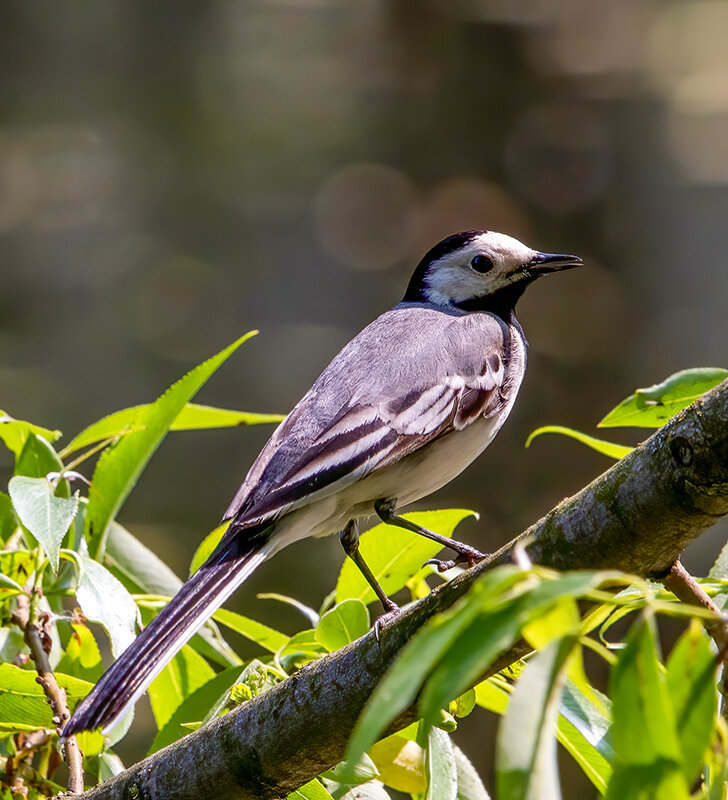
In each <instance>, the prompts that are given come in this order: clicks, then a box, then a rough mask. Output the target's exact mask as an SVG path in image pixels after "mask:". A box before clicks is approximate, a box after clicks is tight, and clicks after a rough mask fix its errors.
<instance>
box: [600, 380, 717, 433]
mask: <svg viewBox="0 0 728 800" xmlns="http://www.w3.org/2000/svg"><path fill="white" fill-rule="evenodd" d="M726 378H728V370H726V369H719V368H715V367H700V368H698V369H685V370H682V371H681V372H676V373H675V374H674V375H670V377H669V378H666V379H665V380H664V381H662V383H656V384H654V385H653V386H648V387H647V388H646V389H637V391H635V393H634V394H631V395H630V396H629V397H628V398H627V399H626V400H623V401H622V402H621V403H620V404H619V405H618V406H617V407H616V408H614V409H612V410H611V411H610V412H609V413H608V414H607V416H606V417H604V419H603V420H602V421H601V422H600V423H599V426H598V427H600V428H620V427H621V428H624V427H634V428H660V427H662V426H663V425H664V424H665V423H666V422H667V421H668V420H669V419H670V418H671V417H674V416H675V414H677V413H679V412H680V411H682V410H683V409H684V408H686V407H687V406H689V405H690V404H691V403H693V402H695V400H697V399H698V397H700V396H701V395H702V394H705V392H707V391H710V389H712V388H713V387H714V386H717V385H718V384H719V383H721V381H724V380H725V379H726Z"/></svg>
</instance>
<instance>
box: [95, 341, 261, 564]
mask: <svg viewBox="0 0 728 800" xmlns="http://www.w3.org/2000/svg"><path fill="white" fill-rule="evenodd" d="M253 335H255V332H254V331H253V332H251V333H248V334H246V335H245V336H242V337H241V338H240V339H238V340H237V341H236V342H233V344H231V345H230V346H229V347H226V348H225V349H224V350H222V351H221V352H220V353H218V354H217V355H215V356H213V357H212V358H210V359H208V360H207V361H205V362H203V363H202V364H200V365H199V366H198V367H195V368H194V369H193V370H192V371H191V372H188V373H187V375H185V376H184V377H183V378H181V379H180V380H179V381H177V383H175V384H173V385H172V386H171V387H170V388H169V389H167V391H166V392H165V393H164V394H163V395H162V396H161V397H160V398H159V399H157V400H155V401H154V403H152V404H151V405H150V406H148V407H147V408H146V410H145V411H143V412H141V413H140V415H139V417H138V418H137V419H136V421H135V424H139V425H140V426H143V427H141V428H140V429H139V430H136V431H134V432H133V433H130V434H129V435H128V436H123V437H122V438H121V439H119V440H118V441H117V442H116V443H115V444H113V445H112V446H111V447H109V448H108V449H107V450H105V451H104V452H103V454H102V455H101V458H99V460H98V463H97V464H96V469H95V471H94V477H93V481H92V483H91V489H90V491H89V502H88V510H87V512H86V538H87V541H88V544H89V550H90V553H91V555H92V556H96V557H98V555H99V554H100V553H102V552H103V549H104V545H105V540H106V534H107V530H108V528H109V525H110V524H111V522H112V521H113V519H114V518H115V517H116V514H117V513H118V511H119V509H120V508H121V506H122V504H123V502H124V500H126V498H127V496H128V494H129V492H130V491H131V489H132V487H133V486H134V484H135V483H136V482H137V480H138V478H139V476H140V475H141V473H142V470H143V469H144V467H145V466H146V464H147V462H148V461H149V459H150V458H151V457H152V455H153V454H154V452H155V450H156V449H157V448H158V447H159V445H160V444H161V442H162V440H163V439H164V437H165V435H166V434H167V431H168V430H169V427H170V425H171V424H172V423H173V422H174V420H175V419H176V418H177V416H178V415H179V413H180V412H181V411H182V409H183V408H184V406H185V404H186V403H187V402H188V401H189V400H190V398H191V397H192V396H193V395H194V394H195V393H196V392H197V391H199V389H200V388H202V386H203V384H204V383H205V382H206V381H207V380H208V378H210V377H211V375H212V374H213V373H214V372H215V370H216V369H217V368H218V367H219V366H220V365H221V364H222V363H223V362H224V361H225V360H226V359H227V358H228V357H229V356H231V355H232V354H233V353H234V352H235V351H236V350H237V349H238V347H240V345H241V344H242V343H243V342H245V341H246V340H247V339H249V338H250V337H251V336H253Z"/></svg>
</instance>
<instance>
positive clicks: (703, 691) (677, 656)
mask: <svg viewBox="0 0 728 800" xmlns="http://www.w3.org/2000/svg"><path fill="white" fill-rule="evenodd" d="M716 669H717V665H716V661H715V656H714V655H713V653H712V652H711V649H710V644H708V637H707V634H706V633H705V631H704V630H703V629H702V627H701V626H700V624H699V623H698V622H697V620H694V621H693V622H692V623H691V625H690V626H689V627H688V629H687V630H686V631H685V633H684V634H683V635H682V636H681V637H680V639H679V640H678V642H677V644H676V645H675V646H674V647H673V649H672V652H671V653H670V658H669V660H668V662H667V690H668V693H669V695H670V699H671V701H672V705H673V708H674V709H675V722H676V724H677V734H678V737H679V738H680V753H681V754H682V761H683V775H684V776H685V779H686V781H687V782H688V785H692V784H693V782H694V781H695V778H696V777H697V775H698V772H699V770H700V768H701V765H702V764H703V757H704V756H705V753H706V750H707V749H708V748H709V747H710V743H711V741H712V739H713V734H714V730H715V723H716V714H717V711H718V695H717V692H716Z"/></svg>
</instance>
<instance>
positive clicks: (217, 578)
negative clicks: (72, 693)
mask: <svg viewBox="0 0 728 800" xmlns="http://www.w3.org/2000/svg"><path fill="white" fill-rule="evenodd" d="M267 533H268V531H265V530H255V529H253V530H250V531H242V532H241V533H240V534H238V535H237V536H232V537H230V538H228V536H226V537H225V539H226V540H228V541H227V542H226V541H223V542H221V543H220V546H219V547H218V548H217V550H216V551H215V552H214V553H213V554H212V555H211V556H210V558H208V559H207V561H205V563H204V564H203V565H202V566H201V567H200V568H199V570H198V571H197V572H196V573H195V574H194V575H193V576H192V577H191V578H190V579H189V580H188V581H187V582H186V583H185V584H184V585H183V586H182V588H181V589H180V590H179V592H177V594H176V595H175V596H174V597H173V598H172V600H171V601H170V602H169V604H168V605H166V606H165V607H164V608H163V609H162V610H161V611H160V612H159V614H158V615H157V616H156V617H155V618H154V619H153V620H152V621H151V622H150V623H149V625H147V627H146V628H145V629H144V630H143V631H142V632H141V633H140V634H139V636H138V637H137V638H136V639H135V640H134V641H133V642H132V644H130V645H129V647H127V649H126V650H125V651H124V652H123V653H122V654H121V656H119V658H118V659H117V660H116V662H115V663H114V664H113V665H112V666H111V667H110V668H109V670H107V672H106V673H105V674H104V675H103V677H102V678H101V680H100V681H99V682H98V683H97V684H96V686H95V687H94V688H93V690H92V691H91V692H90V694H88V695H87V697H86V698H85V699H84V700H83V701H82V702H81V703H80V704H79V706H78V707H77V708H76V710H75V711H74V713H73V716H72V717H71V719H70V720H69V721H68V722H67V723H66V725H65V727H64V729H63V736H70V735H71V734H74V733H78V732H79V731H85V730H93V729H94V728H103V731H104V733H105V732H106V731H108V730H110V729H111V728H113V727H114V725H115V724H116V723H117V722H118V721H119V720H120V719H121V717H122V716H123V715H124V714H125V713H126V712H127V710H128V709H129V708H130V707H131V706H133V705H134V703H136V701H137V700H138V699H139V698H140V697H141V696H142V695H143V694H144V692H145V691H146V690H147V687H148V686H149V684H150V683H151V682H152V681H153V680H154V678H156V676H157V675H158V674H159V673H160V672H161V671H162V670H163V669H164V667H165V666H166V665H167V664H168V663H169V662H170V661H171V659H172V658H173V657H174V655H175V654H176V653H177V652H178V651H179V650H180V648H181V647H182V646H183V645H184V644H185V643H186V642H187V640H188V639H190V637H191V636H192V635H193V634H194V633H195V632H196V631H197V630H199V628H201V627H202V626H203V625H204V623H205V622H207V620H208V619H209V618H210V617H211V616H212V615H213V614H214V613H215V611H217V609H218V608H219V607H220V606H221V605H222V604H223V603H224V602H225V601H226V600H227V598H228V597H230V595H231V594H232V593H233V592H234V591H235V589H237V588H238V586H240V584H241V583H242V582H243V581H244V580H245V579H246V578H247V577H248V576H249V575H250V574H251V573H252V572H253V570H254V569H255V568H256V567H257V566H258V565H259V564H261V563H262V562H263V561H264V560H265V558H266V557H267V556H268V555H269V554H270V552H271V550H272V548H271V546H270V544H269V537H268V536H267V535H266V534H267ZM250 534H252V535H250ZM256 534H257V535H256Z"/></svg>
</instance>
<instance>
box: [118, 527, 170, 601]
mask: <svg viewBox="0 0 728 800" xmlns="http://www.w3.org/2000/svg"><path fill="white" fill-rule="evenodd" d="M106 560H107V562H108V563H109V564H110V565H113V566H114V567H115V568H116V569H118V570H119V572H120V573H121V574H123V575H124V577H125V578H127V579H128V580H129V581H130V582H131V583H132V584H133V585H134V588H135V590H137V591H139V592H142V593H144V594H160V595H164V596H166V597H173V596H174V595H175V594H177V591H178V590H179V588H180V587H181V586H182V581H181V580H180V579H179V578H178V577H177V576H176V575H175V574H174V572H173V571H172V570H171V569H170V568H169V567H168V566H167V565H166V564H165V563H164V561H162V559H161V558H159V556H158V555H157V554H156V553H154V552H153V551H152V550H150V549H149V548H148V547H147V546H146V545H145V544H143V543H142V542H140V541H139V539H137V538H136V536H134V534H132V533H130V532H129V531H128V530H127V529H126V528H124V527H123V526H122V525H119V523H118V522H112V523H111V525H110V526H109V535H108V539H107V542H106Z"/></svg>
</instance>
